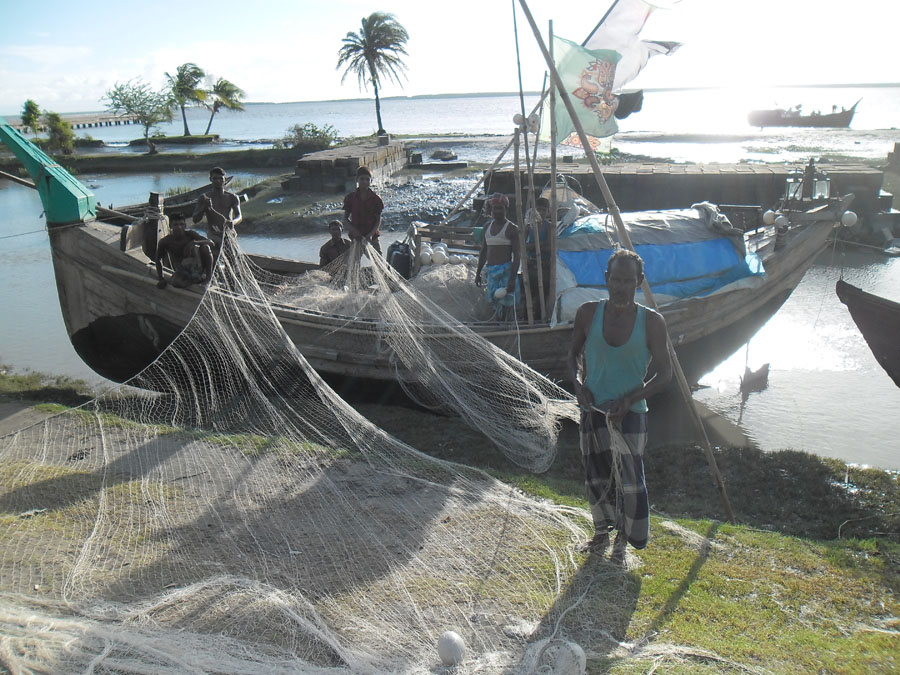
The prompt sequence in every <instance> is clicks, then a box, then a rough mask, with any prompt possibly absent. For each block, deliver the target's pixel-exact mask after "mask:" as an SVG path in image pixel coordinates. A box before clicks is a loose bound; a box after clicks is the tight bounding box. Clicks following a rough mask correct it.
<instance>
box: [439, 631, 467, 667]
mask: <svg viewBox="0 0 900 675" xmlns="http://www.w3.org/2000/svg"><path fill="white" fill-rule="evenodd" d="M437 650H438V656H440V657H441V663H443V664H444V665H445V666H456V665H458V664H460V663H462V661H463V658H465V655H466V643H465V642H463V639H462V637H461V636H460V634H459V633H456V632H454V631H452V630H448V631H447V632H445V633H443V634H442V635H441V637H439V638H438V643H437Z"/></svg>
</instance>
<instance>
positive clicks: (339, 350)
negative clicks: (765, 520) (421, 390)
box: [50, 221, 832, 381]
mask: <svg viewBox="0 0 900 675" xmlns="http://www.w3.org/2000/svg"><path fill="white" fill-rule="evenodd" d="M831 229H832V223H830V222H816V223H809V224H807V225H805V226H803V227H801V228H798V229H797V230H796V231H793V232H792V233H791V238H790V240H789V242H788V244H787V245H786V246H785V247H784V248H783V249H781V250H780V251H776V252H774V253H772V254H771V255H769V256H767V257H766V259H765V266H766V277H765V279H764V281H763V282H762V283H761V284H759V285H758V286H755V287H752V288H744V289H739V290H734V291H729V292H723V293H717V294H713V295H710V296H707V297H701V298H692V299H689V300H683V301H679V302H677V303H673V304H672V305H669V306H665V307H663V308H662V312H663V315H664V316H665V318H666V322H667V324H668V327H669V333H670V335H671V337H672V341H673V343H674V345H675V347H676V352H677V353H678V354H679V356H680V357H681V358H682V361H683V363H682V365H683V367H684V370H685V372H686V374H687V375H688V377H689V379H696V378H698V377H699V376H701V375H702V374H704V373H705V372H708V371H709V370H710V369H711V368H712V367H714V366H715V365H716V364H717V363H718V362H719V361H720V360H721V359H722V358H725V357H726V356H728V355H729V354H731V353H732V352H733V351H734V350H735V349H737V348H738V347H739V346H740V345H741V344H742V343H743V342H746V340H747V339H748V338H749V337H750V336H751V335H752V334H753V333H754V332H755V331H756V330H757V329H758V328H759V326H761V325H762V324H763V323H764V322H765V321H766V320H767V319H768V318H769V317H771V316H772V314H774V313H775V311H777V309H778V308H779V307H780V306H781V304H782V303H783V302H784V301H785V300H786V299H787V297H788V296H789V295H790V293H791V291H792V290H793V289H794V288H795V287H796V286H797V284H798V283H799V282H800V279H801V278H802V277H803V274H804V273H805V272H806V270H807V269H808V268H809V266H810V265H811V264H812V263H813V261H814V260H815V258H816V256H817V255H818V253H819V252H820V251H821V249H822V248H823V246H824V244H825V241H826V239H827V237H828V234H829V232H830V231H831ZM50 238H51V244H52V250H53V264H54V269H55V274H56V282H57V287H58V291H59V298H60V305H61V308H62V314H63V318H64V320H65V324H66V328H67V330H68V332H69V335H70V337H71V340H72V344H73V346H74V347H75V349H76V351H77V352H78V354H79V355H80V356H81V358H82V359H83V360H84V361H85V363H86V364H87V365H88V366H90V367H91V368H92V369H93V370H95V371H96V372H97V373H99V374H100V375H102V376H104V377H106V378H108V379H111V380H114V381H125V380H127V379H128V378H130V377H132V376H133V375H135V374H137V373H138V372H139V371H140V370H141V369H143V368H144V367H145V366H147V365H148V364H149V363H151V362H152V361H153V360H154V359H155V358H156V356H158V355H159V353H160V352H161V351H162V350H163V349H165V347H166V346H167V345H168V344H169V343H170V342H171V341H172V340H173V339H174V338H175V337H176V336H177V335H178V334H179V332H180V331H181V330H182V329H183V327H184V326H185V325H186V324H187V323H188V322H189V321H190V320H191V317H192V316H193V315H194V313H195V311H196V309H197V306H198V304H199V302H200V300H201V298H202V293H203V292H204V290H205V289H204V287H199V286H195V287H190V288H187V289H176V288H173V287H171V286H169V287H167V288H166V289H163V290H160V289H157V288H156V275H155V268H154V267H153V266H152V264H151V263H150V262H149V261H148V260H147V259H146V258H145V257H143V256H142V254H141V252H140V249H135V250H131V251H128V252H123V251H121V250H120V240H121V230H120V228H119V227H116V226H111V225H108V224H105V223H101V222H96V221H94V222H89V223H86V224H84V225H80V226H75V227H65V228H58V229H51V230H50ZM253 258H254V262H255V263H256V264H258V265H260V266H261V267H264V268H268V269H269V270H271V271H280V272H302V271H303V270H304V269H309V268H310V267H311V266H309V265H305V266H304V265H303V264H297V263H292V262H291V261H285V260H280V259H277V258H268V257H265V256H254V257H253ZM210 292H220V291H218V290H217V289H216V287H215V285H213V287H212V289H211V290H210ZM274 311H275V314H276V316H277V317H278V320H279V322H280V323H281V325H282V326H283V327H284V329H285V331H286V333H287V335H288V336H289V337H290V338H291V340H292V341H293V342H294V344H295V345H296V347H297V348H298V349H299V350H300V352H301V353H302V354H303V355H304V356H305V357H306V359H307V360H308V361H309V362H310V364H311V365H312V366H313V367H314V368H315V369H316V370H317V371H319V372H320V373H323V374H326V375H342V376H352V377H355V378H365V379H373V380H385V381H388V380H395V379H396V376H397V368H398V366H397V363H396V359H394V358H392V354H391V353H390V351H389V350H388V349H386V347H385V345H384V342H383V341H382V340H379V339H378V336H377V330H376V324H375V322H373V321H372V320H366V319H357V318H352V317H346V316H333V315H327V314H322V313H320V312H315V311H310V310H305V309H303V308H298V307H291V306H286V305H278V304H276V305H275V306H274ZM469 327H470V328H471V329H472V330H473V331H474V332H476V333H477V334H479V335H481V336H482V337H484V338H485V339H487V340H489V341H490V342H492V343H494V344H495V345H497V346H498V347H500V348H501V349H503V350H504V351H507V352H508V353H510V354H513V355H514V356H517V357H518V358H520V359H521V360H522V361H524V362H525V363H527V364H528V365H530V366H531V367H532V368H534V369H535V370H537V371H539V372H541V373H543V374H545V375H547V376H548V377H550V378H552V379H555V380H558V381H565V380H567V379H568V368H567V364H566V356H567V351H568V347H569V344H570V342H571V335H572V326H571V324H563V325H557V326H549V325H546V324H543V325H535V326H528V325H524V326H523V325H521V324H520V325H519V326H518V328H514V327H511V326H510V324H505V323H503V324H501V323H478V324H471V325H470V326H469ZM429 339H433V340H447V339H453V338H452V337H450V336H448V335H446V334H445V333H443V332H441V331H439V330H436V331H435V333H434V334H433V335H432V336H431V337H430V338H429Z"/></svg>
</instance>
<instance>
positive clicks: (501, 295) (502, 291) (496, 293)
mask: <svg viewBox="0 0 900 675" xmlns="http://www.w3.org/2000/svg"><path fill="white" fill-rule="evenodd" d="M505 297H506V289H505V288H498V289H497V290H496V291H494V298H495V299H497V300H502V299H503V298H505Z"/></svg>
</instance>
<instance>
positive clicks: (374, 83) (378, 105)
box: [369, 62, 387, 136]
mask: <svg viewBox="0 0 900 675" xmlns="http://www.w3.org/2000/svg"><path fill="white" fill-rule="evenodd" d="M369 74H370V75H371V78H372V87H373V88H374V89H375V117H376V118H377V119H378V131H377V132H376V134H377V135H379V136H384V135H385V134H386V133H387V132H386V131H385V130H384V126H383V125H382V124H381V99H380V98H378V76H377V75H376V73H375V67H374V66H373V65H372V63H371V62H370V63H369Z"/></svg>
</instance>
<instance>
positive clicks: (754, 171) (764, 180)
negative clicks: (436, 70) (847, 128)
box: [485, 163, 890, 217]
mask: <svg viewBox="0 0 900 675" xmlns="http://www.w3.org/2000/svg"><path fill="white" fill-rule="evenodd" d="M819 168H820V169H821V170H823V171H824V172H825V173H827V174H828V176H829V178H830V179H831V192H832V195H844V194H847V193H850V192H852V193H854V194H855V195H856V198H855V199H854V202H853V205H852V207H851V208H852V209H853V210H854V211H856V212H857V213H858V214H859V215H860V216H864V217H865V216H869V215H874V214H875V213H877V212H878V211H879V210H880V209H882V208H885V204H887V208H889V207H890V196H886V195H883V194H882V193H881V184H882V179H883V175H882V171H881V170H880V169H876V168H872V167H869V166H865V165H859V164H822V165H820V167H819ZM794 170H800V171H802V170H803V165H802V164H796V165H793V164H779V165H769V164H766V165H763V164H636V163H635V164H613V165H610V166H606V167H603V174H604V176H605V178H606V182H607V184H608V185H609V188H610V191H611V192H612V194H613V197H614V198H615V200H616V204H617V205H618V207H619V210H621V211H649V210H655V209H674V208H689V207H690V206H691V204H695V203H697V202H702V201H709V202H712V203H714V204H741V205H758V206H762V207H764V208H768V207H770V206H772V205H773V204H774V203H775V202H776V201H777V200H778V199H779V198H780V197H781V196H782V195H783V193H784V187H785V179H786V178H787V176H788V173H790V172H791V171H794ZM558 173H560V174H565V175H567V176H571V177H573V178H575V179H576V180H577V181H578V183H579V184H580V185H581V190H582V194H583V195H584V196H585V197H586V198H587V199H589V200H591V201H592V202H594V203H595V204H597V205H598V206H603V204H604V202H603V196H602V194H601V192H600V188H599V187H598V185H597V182H596V180H595V179H594V175H593V173H591V170H590V167H588V166H586V165H583V164H559V165H558ZM534 181H535V183H534V184H535V190H536V191H538V192H539V191H541V190H542V189H543V188H544V187H545V186H547V185H549V182H550V171H549V167H546V166H538V167H537V168H536V171H535V177H534ZM485 185H486V186H488V187H487V190H488V191H490V192H503V193H505V194H509V195H512V194H514V193H515V183H514V171H513V170H511V169H502V170H498V171H494V172H493V174H492V175H491V176H490V177H489V180H486V181H485ZM522 185H523V186H527V185H528V179H527V176H526V175H525V172H524V171H523V172H522Z"/></svg>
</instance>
